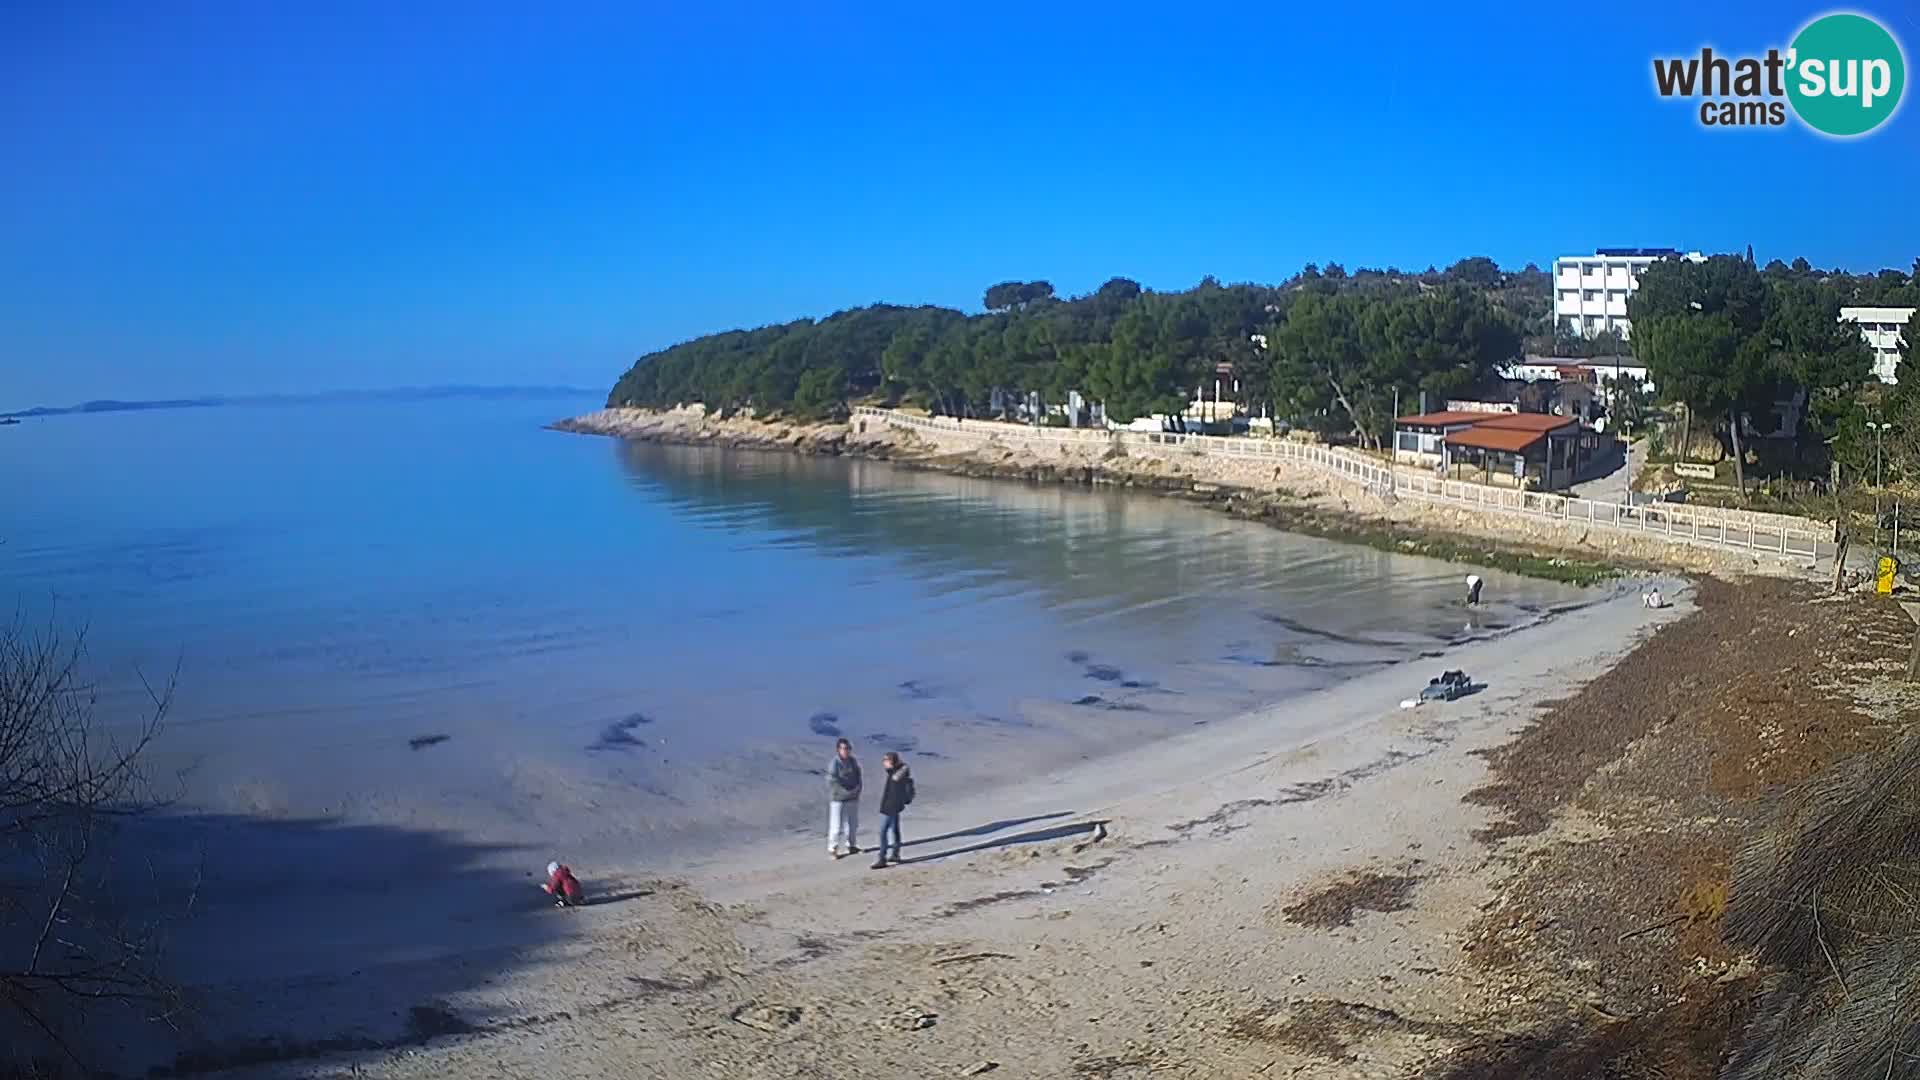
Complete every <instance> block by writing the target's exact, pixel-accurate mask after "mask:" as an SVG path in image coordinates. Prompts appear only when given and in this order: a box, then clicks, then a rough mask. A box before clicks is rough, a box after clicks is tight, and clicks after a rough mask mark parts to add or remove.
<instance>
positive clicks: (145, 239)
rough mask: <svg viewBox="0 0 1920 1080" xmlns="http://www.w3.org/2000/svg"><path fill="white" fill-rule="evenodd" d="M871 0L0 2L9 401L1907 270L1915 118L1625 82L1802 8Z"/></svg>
mask: <svg viewBox="0 0 1920 1080" xmlns="http://www.w3.org/2000/svg"><path fill="white" fill-rule="evenodd" d="M896 6H898V7H906V6H909V5H878V4H875V5H865V6H853V5H844V4H832V3H824V4H808V5H799V4H782V5H759V6H731V7H720V6H711V7H710V6H708V5H693V4H674V5H665V4H660V5H646V4H641V5H635V4H631V3H627V4H610V5H607V6H605V7H591V6H575V7H574V8H573V9H572V10H571V11H569V12H567V13H566V14H565V15H558V14H556V15H549V16H536V15H531V14H527V15H480V16H476V15H474V14H473V13H472V10H471V9H470V8H468V9H463V7H462V6H458V5H447V6H445V7H442V8H439V9H438V10H435V9H434V8H433V7H431V6H429V5H426V4H420V5H376V4H365V5H359V4H354V3H341V4H334V5H278V4H251V3H249V4H230V5H221V4H192V3H182V4H124V5H122V4H91V5H89V4H75V5H60V4H52V3H41V4H13V5H5V6H4V10H0V130H3V131H5V132H7V136H6V139H7V150H6V153H5V155H4V158H3V159H0V160H3V161H4V164H0V236H3V237H5V240H4V242H0V406H10V405H25V404H35V403H40V402H54V403H64V402H68V401H73V400H79V399H83V398H90V397H101V396H109V395H111V396H120V397H152V396H167V395H174V394H189V393H245V392H274V391H299V390H315V389H327V388H337V387H373V386H392V385H406V384H419V383H440V382H466V383H504V382H512V383H521V382H541V383H550V382H565V383H576V384H581V385H588V386H593V387H602V386H606V385H610V384H611V382H612V380H613V379H614V378H615V377H616V376H617V375H618V374H619V373H620V372H621V371H622V370H624V369H625V367H626V366H627V365H628V364H629V363H630V362H631V361H632V359H633V358H634V357H635V356H637V355H639V354H641V353H643V352H646V351H648V350H651V349H654V348H658V347H661V346H664V345H667V344H670V343H672V342H674V341H676V340H680V339H682V338H685V337H689V336H692V335H695V334H700V333H704V332H708V331H713V330H719V329H724V328H728V327H733V326H738V325H755V324H761V323H766V322H772V321H778V320H784V319H788V318H793V317H796V316H801V315H820V314H826V313H828V312H831V311H834V310H837V309H840V308H845V307H850V306H855V305H859V304H865V303H870V302H873V301H877V300H888V301H895V302H903V303H939V304H949V305H954V306H960V307H966V308H976V307H977V306H978V305H979V302H980V295H981V292H982V291H983V289H984V288H985V286H987V285H989V284H991V283H993V282H994V281H998V280H1002V279H1006V278H1022V279H1025V278H1046V279H1048V280H1050V281H1052V282H1053V283H1054V284H1055V285H1056V287H1058V288H1059V289H1060V291H1062V292H1063V293H1073V292H1084V291H1087V290H1090V289H1092V288H1094V287H1095V286H1097V285H1098V284H1099V283H1100V282H1101V281H1103V280H1105V279H1106V278H1107V277H1110V276H1113V275H1116V274H1121V275H1126V276H1130V277H1134V278H1136V279H1138V280H1140V281H1141V282H1143V283H1145V284H1147V285H1148V286H1149V287H1157V288H1182V287H1185V286H1188V285H1191V284H1192V283H1193V282H1195V281H1197V280H1198V279H1199V278H1200V277H1202V276H1203V275H1206V274H1212V275H1215V276H1216V277H1219V278H1221V279H1222V280H1227V281H1240V280H1258V281H1277V280H1280V279H1282V278H1284V277H1286V276H1287V275H1289V274H1291V273H1292V272H1293V271H1295V270H1297V269H1298V268H1299V267H1300V266H1301V264H1303V263H1305V262H1308V261H1316V262H1321V263H1325V262H1328V261H1338V262H1341V263H1343V264H1345V265H1346V266H1347V267H1348V268H1350V269H1351V268H1355V267H1359V266H1370V265H1386V264H1397V265H1400V266H1403V267H1410V268H1423V267H1425V266H1426V265H1427V264H1429V263H1438V264H1442V265H1444V264H1446V263H1448V262H1450V261H1452V260H1454V259H1456V258H1459V257H1461V256H1465V255H1473V254H1485V255H1490V256H1492V257H1494V258H1495V259H1497V260H1498V261H1500V262H1501V263H1502V264H1506V265H1521V264H1524V263H1526V262H1528V261H1529V260H1532V261H1537V262H1540V263H1542V264H1545V263H1546V262H1547V261H1548V260H1550V259H1551V258H1552V257H1553V256H1555V255H1557V254H1570V253H1576V252H1580V251H1585V250H1591V249H1592V248H1593V247H1594V246H1596V245H1674V246H1682V247H1690V248H1700V249H1703V250H1709V251H1713V250H1740V249H1744V247H1745V246H1746V245H1747V244H1749V243H1751V244H1753V245H1754V247H1755V249H1756V251H1757V253H1758V254H1759V256H1760V257H1761V259H1762V260H1763V261H1764V260H1765V259H1767V258H1771V257H1774V256H1779V257H1782V258H1787V259H1791V258H1793V257H1794V256H1796V255H1803V256H1805V257H1806V258H1808V259H1809V260H1811V261H1813V262H1814V263H1816V264H1818V265H1822V266H1844V267H1847V268H1850V269H1877V268H1879V267H1882V266H1895V267H1899V268H1902V269H1905V268H1907V267H1909V266H1910V264H1911V263H1912V261H1913V259H1914V258H1915V257H1916V256H1920V230H1916V224H1920V209H1916V205H1917V204H1916V202H1915V200H1914V197H1913V193H1914V192H1916V191H1920V116H1917V115H1916V112H1920V109H1917V108H1916V106H1915V105H1914V104H1913V103H1912V102H1911V101H1909V102H1908V103H1907V105H1906V106H1905V107H1904V108H1903V109H1902V111H1901V113H1900V115H1898V116H1897V117H1896V118H1895V119H1894V120H1893V121H1892V123H1891V124H1890V125H1888V126H1887V127H1884V128H1882V129H1881V131H1880V132H1878V133H1876V134H1875V135H1873V136H1871V137H1869V138H1866V139H1864V140H1856V141H1852V142H1839V141H1832V140H1827V139H1823V138H1821V137H1819V136H1816V135H1813V134H1811V133H1809V132H1808V131H1806V130H1804V129H1802V128H1799V127H1797V126H1794V127H1790V128H1789V129H1787V130H1764V131H1732V132H1727V131H1709V130H1705V129H1702V128H1701V127H1700V126H1699V124H1698V123H1697V120H1696V119H1695V112H1694V108H1693V107H1692V106H1689V105H1686V104H1682V103H1678V102H1662V101H1659V100H1657V99H1656V97H1655V95H1654V93H1653V89H1652V77H1651V74H1650V71H1651V66H1650V65H1651V60H1652V58H1653V57H1654V56H1655V55H1669V56H1670V55H1685V54H1687V53H1692V52H1697V50H1698V49H1699V47H1700V46H1701V45H1703V44H1712V45H1714V46H1715V47H1716V49H1720V50H1726V51H1736V52H1745V51H1754V52H1757V51H1761V50H1764V49H1765V48H1766V47H1768V46H1770V45H1781V46H1784V45H1785V44H1786V42H1787V40H1788V39H1789V38H1790V37H1791V36H1792V34H1793V32H1794V31H1795V30H1796V29H1797V28H1798V27H1799V26H1800V25H1802V24H1803V23H1804V22H1806V21H1807V20H1808V19H1809V18H1810V17H1812V16H1813V15H1815V14H1819V13H1821V12H1823V11H1825V10H1828V9H1827V8H1825V7H1823V6H1820V5H1804V4H1785V3H1772V2H1758V3H1756V2H1752V0H1747V2H1739V3H1735V2H1705V3H1693V2H1688V3H1672V2H1671V0H1666V2H1661V3H1639V2H1621V3H1614V4H1610V5H1603V6H1601V7H1598V8H1593V7H1589V8H1586V9H1581V13H1580V14H1579V15H1578V17H1573V16H1570V15H1563V14H1562V12H1572V11H1574V10H1575V9H1570V8H1566V7H1565V6H1564V5H1544V4H1534V3H1515V4H1512V5H1510V6H1509V7H1510V10H1507V11H1505V12H1499V13H1496V12H1493V11H1492V10H1491V5H1490V6H1489V8H1488V10H1487V11H1484V12H1483V11H1481V10H1479V9H1477V8H1469V9H1468V10H1469V11H1470V12H1471V13H1463V11H1462V9H1461V8H1460V6H1459V5H1442V4H1432V3H1426V2H1421V3H1383V2H1378V0H1376V2H1374V3H1366V4H1322V5H1312V6H1311V7H1310V8H1307V9H1304V10H1303V9H1301V8H1298V7H1296V6H1295V5H1287V4H1262V5H1258V6H1248V7H1242V8H1235V7H1230V6H1225V5H1205V4H1196V5H1186V6H1179V5H1175V6H1168V5H1165V4H1159V5H1152V6H1141V7H1137V8H1136V7H1129V6H1127V5H1126V4H1116V3H1105V4H1100V5H1086V6H1078V5H1063V4H1045V5H1015V6H1012V7H994V6H991V5H989V6H986V7H981V6H978V5H953V6H950V7H947V8H946V9H945V10H944V11H923V12H920V13H913V14H903V13H900V12H897V11H894V10H890V9H891V8H892V7H896ZM529 7H531V6H529ZM282 8H285V9H288V10H280V9H282ZM294 8H305V9H307V11H308V13H306V14H291V13H289V11H290V10H291V9H294ZM322 8H330V9H331V10H330V11H329V12H328V13H325V14H317V13H314V12H319V11H320V10H321V9H322ZM387 9H406V10H404V11H401V12H399V13H395V12H394V11H390V10H387ZM1858 10H1862V11H1864V12H1866V13H1868V14H1874V15H1877V16H1879V17H1880V18H1881V19H1882V21H1883V22H1884V23H1886V24H1887V25H1889V26H1890V28H1892V29H1893V30H1894V32H1895V33H1896V34H1897V35H1899V36H1900V37H1901V38H1902V40H1903V41H1904V42H1905V44H1906V49H1907V52H1908V54H1909V57H1910V58H1911V57H1913V56H1915V55H1917V54H1920V17H1916V15H1915V8H1914V7H1913V5H1912V4H1911V3H1910V0H1898V2H1894V0H1888V2H1886V3H1882V4H1880V5H1878V6H1877V7H1876V6H1873V5H1868V6H1864V7H1861V8H1859V9H1858ZM1916 92H1920V91H1910V92H1909V94H1908V96H1909V97H1911V96H1913V94H1914V93H1916Z"/></svg>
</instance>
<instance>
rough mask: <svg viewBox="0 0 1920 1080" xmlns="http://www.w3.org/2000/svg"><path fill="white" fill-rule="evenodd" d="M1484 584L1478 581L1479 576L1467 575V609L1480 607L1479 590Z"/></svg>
mask: <svg viewBox="0 0 1920 1080" xmlns="http://www.w3.org/2000/svg"><path fill="white" fill-rule="evenodd" d="M1485 584H1486V582H1484V581H1482V580H1481V579H1480V575H1479V574H1468V575H1467V606H1468V607H1479V606H1480V588H1481V586H1483V585H1485Z"/></svg>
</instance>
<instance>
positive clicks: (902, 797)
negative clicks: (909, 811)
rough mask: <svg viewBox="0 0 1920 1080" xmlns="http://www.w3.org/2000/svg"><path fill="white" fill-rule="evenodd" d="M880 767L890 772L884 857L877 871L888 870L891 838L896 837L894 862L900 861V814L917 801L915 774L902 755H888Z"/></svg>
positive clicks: (883, 808)
mask: <svg viewBox="0 0 1920 1080" xmlns="http://www.w3.org/2000/svg"><path fill="white" fill-rule="evenodd" d="M880 767H881V768H883V769H885V770H887V786H886V787H885V788H884V789H882V790H881V792H880V857H879V858H878V859H875V860H874V863H873V868H874V869H875V870H885V869H886V868H887V837H889V836H891V837H893V861H894V862H896V863H898V862H899V861H900V811H902V810H905V809H906V808H907V804H908V803H911V802H912V801H913V774H912V773H911V772H908V771H907V763H906V762H904V761H901V760H900V755H899V754H896V753H894V752H893V751H891V750H889V751H887V752H886V753H885V754H884V755H882V756H881V758H880Z"/></svg>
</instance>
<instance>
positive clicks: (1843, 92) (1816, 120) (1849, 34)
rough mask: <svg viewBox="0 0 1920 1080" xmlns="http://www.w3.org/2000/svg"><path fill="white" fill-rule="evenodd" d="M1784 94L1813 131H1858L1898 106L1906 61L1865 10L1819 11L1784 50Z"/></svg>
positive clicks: (1874, 124) (1846, 133)
mask: <svg viewBox="0 0 1920 1080" xmlns="http://www.w3.org/2000/svg"><path fill="white" fill-rule="evenodd" d="M1787 64H1788V67H1789V75H1788V81H1787V99H1788V100H1789V101H1791V102H1793V111H1794V112H1795V113H1796V114H1798V115H1799V117H1800V119H1801V120H1802V121H1804V122H1805V123H1806V125H1807V126H1808V127H1810V128H1812V129H1814V130H1815V131H1818V132H1822V133H1824V134H1827V135H1836V136H1840V137H1842V138H1845V137H1848V136H1852V135H1864V134H1866V133H1867V132H1869V131H1872V130H1873V129H1874V128H1877V127H1879V126H1880V125H1881V124H1883V123H1885V122H1886V120H1887V118H1888V117H1890V116H1892V115H1893V113H1894V110H1895V109H1898V108H1899V107H1900V95H1901V93H1902V92H1903V91H1905V90H1906V88H1907V62H1906V58H1905V57H1904V56H1903V55H1901V52H1900V43H1899V42H1898V41H1895V40H1894V38H1893V35H1892V34H1889V33H1887V30H1886V27H1883V26H1881V25H1880V24H1879V23H1877V22H1874V21H1873V20H1872V19H1869V18H1867V17H1866V16H1865V15H1853V14H1838V15H1822V16H1821V17H1820V18H1818V19H1815V20H1813V21H1812V22H1810V23H1808V24H1807V26H1806V29H1804V30H1802V31H1800V34H1799V36H1797V37H1795V38H1794V39H1793V45H1792V47H1791V48H1790V49H1789V50H1788V52H1787Z"/></svg>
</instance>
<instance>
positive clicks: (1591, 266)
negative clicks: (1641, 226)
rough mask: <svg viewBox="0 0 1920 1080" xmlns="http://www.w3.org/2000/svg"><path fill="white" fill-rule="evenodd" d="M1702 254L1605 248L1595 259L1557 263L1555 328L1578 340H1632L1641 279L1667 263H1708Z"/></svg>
mask: <svg viewBox="0 0 1920 1080" xmlns="http://www.w3.org/2000/svg"><path fill="white" fill-rule="evenodd" d="M1706 258H1707V257H1706V256H1705V255H1702V254H1700V253H1699V252H1697V251H1690V252H1687V253H1686V254H1684V255H1683V254H1681V253H1680V252H1679V251H1678V250H1676V249H1674V248H1600V249H1598V250H1596V251H1595V252H1594V253H1593V254H1591V255H1568V256H1565V257H1563V258H1558V259H1555V260H1553V322H1554V326H1555V327H1557V328H1558V329H1559V330H1561V331H1562V332H1565V333H1569V334H1572V335H1574V336H1575V337H1593V336H1594V335H1596V334H1602V333H1606V332H1608V331H1611V332H1612V333H1614V334H1616V335H1618V336H1620V337H1621V338H1627V337H1630V336H1632V333H1633V324H1632V322H1631V321H1630V320H1629V319H1628V318H1627V297H1629V296H1632V295H1633V291H1634V290H1635V289H1637V288H1639V287H1640V274H1641V272H1642V271H1644V270H1645V269H1646V268H1647V267H1649V266H1652V265H1653V264H1654V263H1656V262H1659V261H1660V260H1662V259H1687V260H1689V261H1691V262H1705V261H1706Z"/></svg>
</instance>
